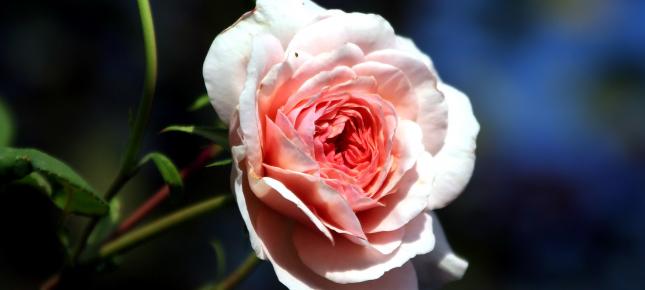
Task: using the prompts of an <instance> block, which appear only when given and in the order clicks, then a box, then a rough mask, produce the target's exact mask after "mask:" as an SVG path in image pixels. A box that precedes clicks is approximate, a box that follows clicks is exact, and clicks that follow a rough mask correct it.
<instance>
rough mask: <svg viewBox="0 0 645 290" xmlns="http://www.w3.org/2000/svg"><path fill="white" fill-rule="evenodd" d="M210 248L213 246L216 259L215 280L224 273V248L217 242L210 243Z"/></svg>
mask: <svg viewBox="0 0 645 290" xmlns="http://www.w3.org/2000/svg"><path fill="white" fill-rule="evenodd" d="M211 246H213V250H214V251H215V257H216V258H217V276H215V278H216V279H220V278H222V277H224V273H226V251H224V246H223V245H222V242H220V241H219V240H214V241H212V242H211Z"/></svg>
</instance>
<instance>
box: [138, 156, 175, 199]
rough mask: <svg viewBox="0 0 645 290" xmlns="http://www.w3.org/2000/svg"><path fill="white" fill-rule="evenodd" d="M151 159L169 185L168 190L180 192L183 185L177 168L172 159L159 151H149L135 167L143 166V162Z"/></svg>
mask: <svg viewBox="0 0 645 290" xmlns="http://www.w3.org/2000/svg"><path fill="white" fill-rule="evenodd" d="M151 160H152V162H154V164H155V166H156V167H157V170H158V171H159V173H160V174H161V177H162V178H163V180H164V182H166V183H167V184H168V186H170V190H171V191H173V192H180V191H181V190H182V188H183V186H184V185H183V182H182V180H181V174H179V170H177V167H176V166H175V164H174V163H172V161H171V160H170V159H169V158H168V157H166V155H163V154H161V153H159V152H152V153H149V154H148V155H146V156H144V157H143V159H141V161H140V162H139V166H137V167H138V168H140V167H141V166H143V164H145V163H147V162H148V161H151Z"/></svg>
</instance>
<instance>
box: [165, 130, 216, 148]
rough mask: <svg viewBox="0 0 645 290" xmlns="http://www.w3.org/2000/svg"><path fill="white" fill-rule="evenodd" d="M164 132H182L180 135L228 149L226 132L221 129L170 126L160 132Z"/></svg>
mask: <svg viewBox="0 0 645 290" xmlns="http://www.w3.org/2000/svg"><path fill="white" fill-rule="evenodd" d="M165 132H182V133H187V134H192V135H197V136H201V137H203V138H206V139H208V140H211V141H213V142H214V143H215V144H218V145H221V146H222V147H224V148H228V138H227V134H226V131H225V130H223V129H218V128H212V127H200V126H194V125H172V126H168V127H166V128H165V129H163V130H161V133H165Z"/></svg>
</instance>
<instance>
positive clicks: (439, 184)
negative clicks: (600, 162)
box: [428, 83, 479, 209]
mask: <svg viewBox="0 0 645 290" xmlns="http://www.w3.org/2000/svg"><path fill="white" fill-rule="evenodd" d="M438 87H439V90H440V91H441V92H443V94H444V96H445V98H446V103H447V105H448V129H447V132H446V139H445V142H444V145H443V147H442V148H441V150H440V151H439V153H438V154H437V155H436V156H435V164H436V169H435V170H436V172H437V173H436V174H437V175H436V179H435V182H434V187H433V190H432V193H431V194H430V198H429V202H428V209H436V208H441V207H444V206H446V205H447V204H448V203H450V202H451V201H452V200H454V199H455V198H457V196H459V194H460V193H461V192H462V191H463V189H464V187H466V184H467V183H468V181H469V180H470V177H471V175H472V173H473V168H474V166H475V148H476V142H475V141H476V139H477V134H478V133H479V123H477V120H476V119H475V116H474V115H473V110H472V108H471V106H470V101H469V100H468V97H467V96H466V95H465V94H464V93H462V92H460V91H459V90H457V89H455V88H453V87H451V86H449V85H447V84H444V83H439V86H438Z"/></svg>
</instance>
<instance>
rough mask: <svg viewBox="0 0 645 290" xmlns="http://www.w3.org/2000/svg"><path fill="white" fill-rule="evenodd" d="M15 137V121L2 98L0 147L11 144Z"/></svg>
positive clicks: (0, 103) (0, 104) (0, 108)
mask: <svg viewBox="0 0 645 290" xmlns="http://www.w3.org/2000/svg"><path fill="white" fill-rule="evenodd" d="M12 139H13V123H12V121H11V114H10V113H9V109H8V108H7V106H6V105H5V104H4V102H2V100H0V147H3V146H9V145H10V144H11V140H12Z"/></svg>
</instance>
